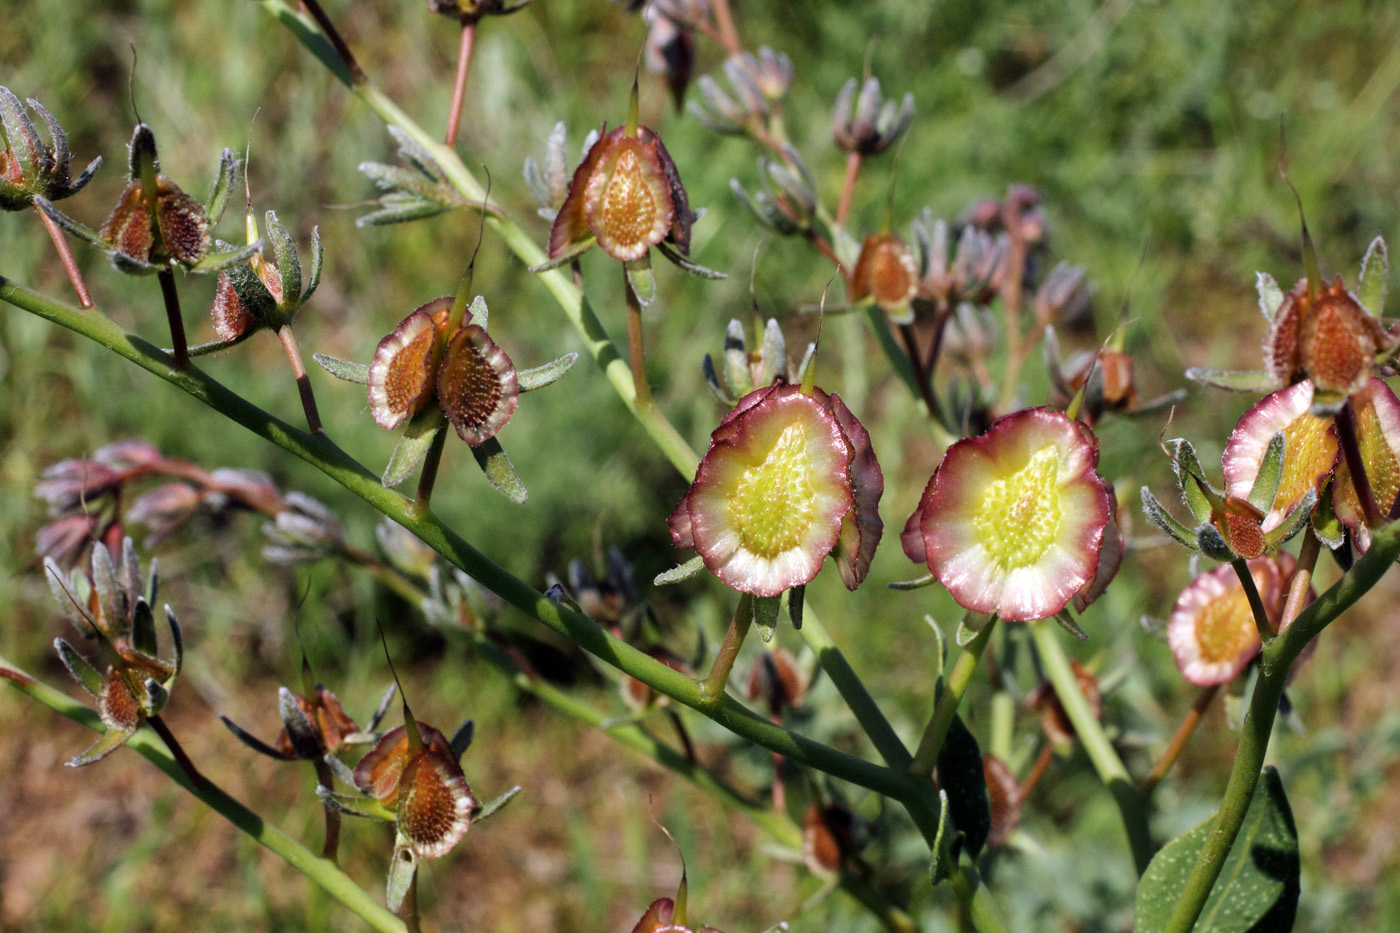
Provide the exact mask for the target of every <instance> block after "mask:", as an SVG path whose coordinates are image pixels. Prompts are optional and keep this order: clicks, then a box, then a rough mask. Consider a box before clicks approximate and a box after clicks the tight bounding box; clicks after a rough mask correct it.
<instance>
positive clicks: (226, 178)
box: [204, 149, 243, 227]
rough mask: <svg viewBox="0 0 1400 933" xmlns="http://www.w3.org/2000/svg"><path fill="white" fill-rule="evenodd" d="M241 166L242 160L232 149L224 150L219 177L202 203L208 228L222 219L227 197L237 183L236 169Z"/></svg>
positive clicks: (220, 160) (220, 159) (226, 205)
mask: <svg viewBox="0 0 1400 933" xmlns="http://www.w3.org/2000/svg"><path fill="white" fill-rule="evenodd" d="M242 164H243V160H242V159H240V158H239V157H238V154H237V153H236V152H234V151H233V150H232V149H225V150H224V151H223V155H221V156H220V157H219V175H218V177H217V178H215V179H214V186H213V187H212V188H211V189H210V190H209V197H208V198H207V199H206V200H205V202H204V216H205V218H206V219H208V221H209V226H210V227H213V226H214V225H215V224H217V223H218V222H219V221H220V220H221V219H223V216H224V210H225V209H226V208H227V207H228V201H229V195H230V193H231V192H232V191H233V188H234V185H235V184H236V183H237V181H238V169H239V167H240V166H241V165H242Z"/></svg>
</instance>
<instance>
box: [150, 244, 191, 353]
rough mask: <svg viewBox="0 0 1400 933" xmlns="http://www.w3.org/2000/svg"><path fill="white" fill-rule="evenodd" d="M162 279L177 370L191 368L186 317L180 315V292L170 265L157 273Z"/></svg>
mask: <svg viewBox="0 0 1400 933" xmlns="http://www.w3.org/2000/svg"><path fill="white" fill-rule="evenodd" d="M156 278H157V279H159V280H160V295H161V297H162V298H163V299H165V317H166V319H167V320H168V321H169V322H170V346H171V347H172V348H173V349H172V351H171V352H172V354H173V355H174V357H175V371H176V372H184V371H185V370H187V369H189V368H190V345H189V341H187V340H186V339H185V319H184V318H183V317H182V316H181V315H180V293H179V292H178V291H176V289H175V273H174V272H171V271H170V269H169V267H166V268H163V269H161V270H160V271H159V272H157V273H156Z"/></svg>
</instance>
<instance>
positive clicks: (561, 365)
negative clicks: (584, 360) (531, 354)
mask: <svg viewBox="0 0 1400 933" xmlns="http://www.w3.org/2000/svg"><path fill="white" fill-rule="evenodd" d="M577 360H578V354H577V353H566V354H564V355H563V356H561V357H559V359H557V360H555V361H554V362H552V363H545V364H544V365H543V366H536V367H535V368H534V369H524V370H519V371H517V372H516V374H515V378H516V379H517V380H518V381H519V383H520V391H521V392H529V391H530V390H531V389H542V388H544V387H545V386H547V385H550V384H551V383H553V382H556V381H558V379H559V378H560V377H561V376H563V375H564V374H565V373H566V372H568V371H569V369H570V368H571V367H572V366H573V365H574V363H575V362H576V361H577Z"/></svg>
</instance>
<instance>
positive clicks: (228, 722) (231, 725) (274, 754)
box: [219, 713, 297, 761]
mask: <svg viewBox="0 0 1400 933" xmlns="http://www.w3.org/2000/svg"><path fill="white" fill-rule="evenodd" d="M219 721H220V722H222V723H223V724H224V726H225V727H226V728H227V729H228V731H230V732H232V733H233V737H234V738H236V739H237V740H238V741H240V742H242V743H243V744H244V745H246V746H248V747H249V748H251V749H252V750H253V751H255V752H257V753H258V754H259V755H266V756H267V757H269V758H276V759H277V760H278V761H296V760H297V756H296V755H287V754H284V753H283V752H279V751H278V750H277V749H275V748H273V747H272V746H271V745H268V744H267V743H266V742H264V741H263V740H262V739H259V738H258V737H257V736H255V735H252V734H251V733H249V732H248V731H247V730H245V729H244V728H243V727H242V726H240V725H238V723H236V722H234V721H233V720H232V719H229V718H228V717H227V716H225V715H224V714H222V713H220V714H219Z"/></svg>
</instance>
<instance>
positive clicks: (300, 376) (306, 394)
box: [277, 324, 321, 434]
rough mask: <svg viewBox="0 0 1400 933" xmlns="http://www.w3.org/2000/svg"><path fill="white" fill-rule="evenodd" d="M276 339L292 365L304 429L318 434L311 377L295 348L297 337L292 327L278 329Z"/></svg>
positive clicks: (319, 422) (319, 429) (299, 352)
mask: <svg viewBox="0 0 1400 933" xmlns="http://www.w3.org/2000/svg"><path fill="white" fill-rule="evenodd" d="M277 339H278V340H280V341H282V349H283V350H285V351H287V360H288V361H289V362H291V364H292V375H293V376H295V377H296V381H297V392H298V393H299V394H300V395H301V409H302V411H304V412H306V427H307V429H308V430H310V431H311V433H312V434H320V433H321V415H320V414H319V413H318V412H317V411H316V396H315V395H313V394H312V392H311V376H310V375H309V374H307V372H306V364H304V363H303V362H302V361H301V349H300V348H299V347H298V346H297V335H296V334H295V333H293V332H292V325H291V324H283V325H282V326H281V327H279V328H278V329H277Z"/></svg>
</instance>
